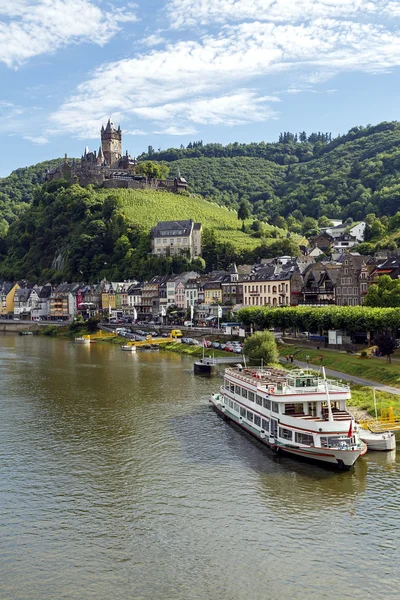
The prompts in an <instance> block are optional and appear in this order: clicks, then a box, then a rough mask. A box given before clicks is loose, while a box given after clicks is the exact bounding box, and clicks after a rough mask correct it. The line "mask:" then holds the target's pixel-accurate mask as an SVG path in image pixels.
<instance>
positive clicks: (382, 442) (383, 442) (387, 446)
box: [359, 427, 396, 452]
mask: <svg viewBox="0 0 400 600" xmlns="http://www.w3.org/2000/svg"><path fill="white" fill-rule="evenodd" d="M359 435H360V438H361V439H362V441H363V442H364V443H365V444H367V447H368V450H373V451H376V452H390V451H391V450H395V449H396V437H395V435H394V433H393V431H371V430H370V429H367V428H365V427H359Z"/></svg>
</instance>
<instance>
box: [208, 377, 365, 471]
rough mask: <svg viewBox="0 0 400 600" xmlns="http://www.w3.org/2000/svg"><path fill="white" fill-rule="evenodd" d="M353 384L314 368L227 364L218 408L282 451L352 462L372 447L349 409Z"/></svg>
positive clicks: (338, 462) (339, 463)
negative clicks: (300, 368)
mask: <svg viewBox="0 0 400 600" xmlns="http://www.w3.org/2000/svg"><path fill="white" fill-rule="evenodd" d="M350 397H351V392H350V387H349V386H348V385H347V384H345V383H342V382H339V381H335V380H329V379H327V378H326V376H325V372H324V376H323V377H321V376H319V375H316V374H315V373H312V372H311V371H308V370H304V371H303V370H295V371H291V372H289V373H288V372H286V371H281V370H278V369H269V370H266V369H255V368H242V367H241V366H239V367H235V368H232V367H230V368H227V369H226V370H225V376H224V383H223V385H222V386H221V391H220V393H219V394H213V395H212V397H211V398H210V402H211V404H212V406H213V408H215V410H216V411H217V412H218V413H219V414H221V415H223V416H224V417H225V418H227V419H229V420H231V421H233V422H234V423H236V424H237V425H239V426H240V427H242V428H243V429H245V430H246V431H248V432H249V433H251V434H252V435H254V436H255V437H257V438H258V439H259V440H261V441H262V442H263V443H265V444H266V445H267V446H269V447H270V448H271V449H272V450H274V451H276V452H285V453H287V454H290V455H292V456H296V457H298V458H305V459H311V460H313V461H317V462H320V463H324V464H329V465H332V466H335V467H338V468H350V467H352V466H353V465H354V463H355V462H356V460H357V459H358V458H359V457H360V456H362V455H363V454H365V452H366V451H367V446H366V444H365V443H364V442H363V441H362V440H361V439H360V435H359V432H358V428H357V427H356V426H355V421H354V417H353V415H351V414H350V413H349V412H348V411H347V409H346V400H349V399H350Z"/></svg>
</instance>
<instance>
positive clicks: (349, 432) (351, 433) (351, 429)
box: [347, 421, 353, 437]
mask: <svg viewBox="0 0 400 600" xmlns="http://www.w3.org/2000/svg"><path fill="white" fill-rule="evenodd" d="M352 435H353V421H350V427H349V431H348V433H347V437H351V436H352Z"/></svg>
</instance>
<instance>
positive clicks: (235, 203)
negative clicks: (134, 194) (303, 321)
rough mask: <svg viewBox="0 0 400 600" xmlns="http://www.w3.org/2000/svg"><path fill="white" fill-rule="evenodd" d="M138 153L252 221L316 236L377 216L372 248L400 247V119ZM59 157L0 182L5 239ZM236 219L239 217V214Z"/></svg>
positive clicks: (1, 233)
mask: <svg viewBox="0 0 400 600" xmlns="http://www.w3.org/2000/svg"><path fill="white" fill-rule="evenodd" d="M139 158H140V159H141V160H147V159H150V160H153V161H164V162H165V163H166V164H168V166H169V170H170V177H171V176H172V177H173V176H175V175H176V174H178V173H180V174H181V175H182V176H184V177H185V178H186V179H187V180H188V183H189V186H190V191H191V193H195V194H199V195H201V196H202V197H203V198H207V199H210V200H212V201H213V202H214V203H217V204H219V205H222V206H226V207H229V208H231V209H234V210H237V209H238V208H239V207H240V206H241V205H243V204H245V205H246V206H248V208H249V210H250V212H251V213H252V215H251V217H252V218H253V219H255V220H261V221H264V222H265V221H267V223H269V224H270V225H276V226H277V227H279V228H280V229H282V228H287V229H289V231H291V232H293V233H298V234H301V235H303V234H306V235H307V236H308V237H309V236H310V235H312V234H313V233H315V228H316V227H317V226H318V223H317V221H315V220H314V221H313V219H321V218H324V217H329V218H340V219H343V220H346V219H349V220H350V221H351V220H354V221H357V220H361V219H365V218H366V217H367V215H369V219H368V223H369V225H371V226H372V225H373V224H374V219H375V216H376V217H379V219H378V220H376V222H375V224H374V227H375V230H376V231H375V233H374V232H372V235H371V236H369V237H367V241H368V242H371V241H372V245H371V244H369V245H368V246H366V247H365V248H364V249H365V251H366V252H370V251H371V250H374V249H378V248H379V247H388V244H389V246H390V247H391V249H392V250H394V249H395V248H396V247H397V246H398V244H399V240H400V237H399V236H398V232H397V227H395V228H394V229H393V223H394V221H392V222H391V224H390V226H389V227H388V225H387V222H386V221H385V219H386V217H392V216H394V215H396V213H397V212H398V210H399V208H400V123H399V122H384V123H380V124H379V125H376V126H368V127H354V128H353V129H351V130H350V131H349V132H348V133H347V134H346V135H343V136H339V137H337V138H335V139H332V136H331V135H330V134H329V133H328V134H325V133H314V134H311V135H309V136H307V135H306V134H305V132H301V133H300V134H293V133H290V132H285V133H282V134H281V135H280V141H278V142H276V143H265V142H260V143H251V144H238V143H235V144H229V145H227V146H222V145H221V144H206V145H203V144H202V142H193V143H191V144H189V147H188V148H183V147H181V148H178V149H175V148H172V149H168V150H165V151H162V152H154V150H153V149H152V148H149V152H148V153H146V154H143V155H141V157H139ZM57 162H58V160H54V161H49V162H46V163H40V164H38V165H35V166H32V167H28V168H25V169H18V170H17V171H14V172H13V173H12V174H11V175H10V176H9V177H6V178H3V179H0V238H1V237H4V236H5V235H6V231H7V228H8V225H9V224H10V223H12V222H14V221H15V220H16V219H17V218H18V217H19V216H20V215H21V214H22V213H23V212H24V211H25V210H26V207H27V204H29V203H30V202H31V201H32V198H33V193H34V190H35V188H36V187H37V186H38V185H39V184H40V183H42V181H43V177H44V174H45V171H46V169H47V168H48V167H53V166H54V165H55V164H56V163H57ZM183 205H185V204H183ZM231 217H232V219H233V220H234V219H235V217H234V214H233V213H231ZM398 220H400V215H399V219H398ZM321 223H322V221H321V222H320V225H321ZM263 227H264V228H266V229H268V226H265V225H264V226H263ZM257 229H259V224H258V225H257V226H255V229H254V231H257ZM232 231H233V230H232ZM238 233H239V232H238ZM266 233H267V231H264V235H265V234H266ZM377 234H379V235H377ZM235 235H237V234H236V233H235ZM239 237H241V236H239ZM245 239H246V240H247V241H246V243H245V242H244V240H245ZM241 240H242V242H241V244H242V245H241V247H242V248H243V249H244V248H247V249H248V250H250V249H251V248H252V247H254V245H253V241H252V240H251V238H250V241H249V239H248V238H244V237H241ZM382 244H383V246H382ZM385 244H386V246H385ZM237 245H238V246H240V243H239V241H238V244H237ZM364 249H362V251H364Z"/></svg>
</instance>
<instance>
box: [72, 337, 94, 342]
mask: <svg viewBox="0 0 400 600" xmlns="http://www.w3.org/2000/svg"><path fill="white" fill-rule="evenodd" d="M74 342H75V344H90V337H83V336H82V337H76V338H75V339H74Z"/></svg>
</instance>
